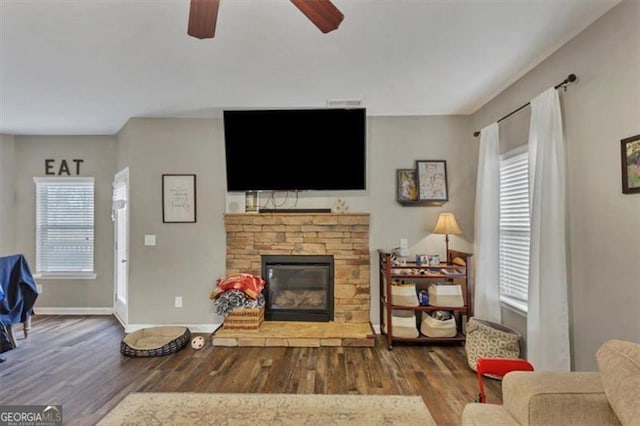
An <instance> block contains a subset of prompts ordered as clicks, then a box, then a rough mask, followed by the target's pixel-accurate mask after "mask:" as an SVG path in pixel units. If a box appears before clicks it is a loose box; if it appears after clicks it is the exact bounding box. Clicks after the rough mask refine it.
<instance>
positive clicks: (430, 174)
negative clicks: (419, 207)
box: [416, 160, 449, 201]
mask: <svg viewBox="0 0 640 426" xmlns="http://www.w3.org/2000/svg"><path fill="white" fill-rule="evenodd" d="M416 174H417V181H418V200H420V201H449V192H448V186H447V162H446V161H444V160H418V161H416Z"/></svg>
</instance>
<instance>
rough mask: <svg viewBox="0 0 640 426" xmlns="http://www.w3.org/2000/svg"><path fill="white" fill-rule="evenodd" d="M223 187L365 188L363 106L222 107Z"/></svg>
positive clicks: (231, 189)
mask: <svg viewBox="0 0 640 426" xmlns="http://www.w3.org/2000/svg"><path fill="white" fill-rule="evenodd" d="M224 134H225V157H226V168H227V190H228V191H230V192H234V191H243V192H246V191H294V190H296V191H304V190H363V189H366V188H365V187H366V141H365V139H366V137H365V134H366V110H365V109H364V108H356V109H297V110H293V109H292V110H286V109H278V110H275V109H273V110H229V111H224Z"/></svg>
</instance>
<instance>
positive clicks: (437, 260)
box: [429, 254, 440, 266]
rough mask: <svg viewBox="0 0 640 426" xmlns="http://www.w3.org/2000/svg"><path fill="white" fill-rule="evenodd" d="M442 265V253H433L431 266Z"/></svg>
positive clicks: (430, 260) (430, 259)
mask: <svg viewBox="0 0 640 426" xmlns="http://www.w3.org/2000/svg"><path fill="white" fill-rule="evenodd" d="M439 265H440V255H439V254H432V255H429V266H439Z"/></svg>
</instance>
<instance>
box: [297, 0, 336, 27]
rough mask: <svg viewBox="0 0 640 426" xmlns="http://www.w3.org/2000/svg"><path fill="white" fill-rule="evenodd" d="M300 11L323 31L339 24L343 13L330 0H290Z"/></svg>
mask: <svg viewBox="0 0 640 426" xmlns="http://www.w3.org/2000/svg"><path fill="white" fill-rule="evenodd" d="M291 3H293V4H294V5H296V7H297V8H298V9H300V11H301V12H302V13H304V14H305V15H306V16H307V18H309V20H310V21H311V22H313V23H314V24H315V26H316V27H318V29H319V30H320V31H322V32H323V33H328V32H331V31H333V30H335V29H337V28H338V27H339V26H340V23H341V22H342V20H343V19H344V15H343V14H342V12H340V10H338V8H337V7H335V6H334V5H333V3H331V1H330V0H291Z"/></svg>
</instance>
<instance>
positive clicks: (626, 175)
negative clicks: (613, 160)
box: [620, 135, 640, 194]
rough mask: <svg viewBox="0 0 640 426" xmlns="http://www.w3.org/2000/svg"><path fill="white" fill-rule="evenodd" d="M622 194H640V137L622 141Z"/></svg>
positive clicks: (636, 136)
mask: <svg viewBox="0 0 640 426" xmlns="http://www.w3.org/2000/svg"><path fill="white" fill-rule="evenodd" d="M620 153H621V155H622V193H623V194H640V135H635V136H631V137H629V138H625V139H622V140H621V141H620Z"/></svg>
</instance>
